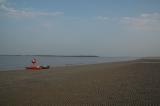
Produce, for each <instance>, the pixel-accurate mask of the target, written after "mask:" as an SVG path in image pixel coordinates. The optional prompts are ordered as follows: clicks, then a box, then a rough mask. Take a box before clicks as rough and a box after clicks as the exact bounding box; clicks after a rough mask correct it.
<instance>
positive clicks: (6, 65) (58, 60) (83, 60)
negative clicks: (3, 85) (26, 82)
mask: <svg viewBox="0 0 160 106" xmlns="http://www.w3.org/2000/svg"><path fill="white" fill-rule="evenodd" d="M34 57H35V58H36V59H37V60H38V64H39V65H50V66H52V67H55V66H64V65H81V64H96V63H104V62H118V61H127V60H134V59H136V58H133V57H132V58H131V57H54V56H34ZM32 58H33V56H0V70H14V69H24V67H26V66H29V65H31V60H32Z"/></svg>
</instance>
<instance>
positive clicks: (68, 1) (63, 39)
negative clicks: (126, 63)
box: [0, 0, 160, 57]
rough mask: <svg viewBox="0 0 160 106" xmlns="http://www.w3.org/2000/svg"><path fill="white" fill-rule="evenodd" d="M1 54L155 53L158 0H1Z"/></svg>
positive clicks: (159, 39) (159, 46) (159, 42)
mask: <svg viewBox="0 0 160 106" xmlns="http://www.w3.org/2000/svg"><path fill="white" fill-rule="evenodd" d="M0 54H11V55H17V54H22V55H23V54H24V55H25V54H33V55H36V54H44V55H98V56H109V57H113V56H133V57H134V56H135V57H141V56H160V1H159V0H0Z"/></svg>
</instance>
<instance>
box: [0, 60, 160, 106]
mask: <svg viewBox="0 0 160 106" xmlns="http://www.w3.org/2000/svg"><path fill="white" fill-rule="evenodd" d="M158 104H159V105H160V59H141V60H136V61H128V62H117V63H103V64H93V65H80V66H64V67H55V68H54V67H53V68H51V69H48V70H40V71H31V70H13V71H0V106H11V105H12V106H43V105H44V106H52V105H53V106H54V105H57V106H59V105H60V106H62V105H65V106H105V105H110V106H124V105H127V106H130V105H131V106H132V105H133V106H137V105H139V106H146V105H148V106H158Z"/></svg>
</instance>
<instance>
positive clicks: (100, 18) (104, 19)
mask: <svg viewBox="0 0 160 106" xmlns="http://www.w3.org/2000/svg"><path fill="white" fill-rule="evenodd" d="M96 19H97V20H102V21H106V20H109V17H106V16H97V17H96Z"/></svg>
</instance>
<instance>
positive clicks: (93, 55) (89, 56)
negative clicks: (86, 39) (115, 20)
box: [0, 54, 100, 57]
mask: <svg viewBox="0 0 160 106" xmlns="http://www.w3.org/2000/svg"><path fill="white" fill-rule="evenodd" d="M0 56H44V57H100V56H96V55H6V54H4V55H3V54H2V55H0Z"/></svg>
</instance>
